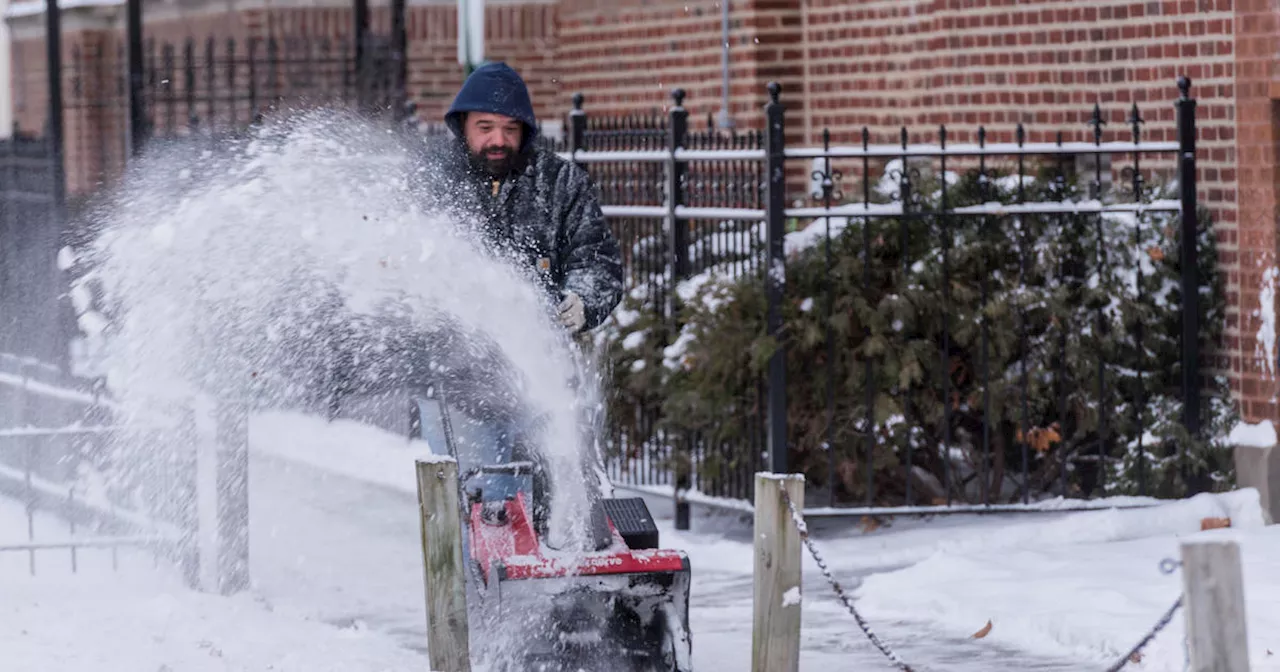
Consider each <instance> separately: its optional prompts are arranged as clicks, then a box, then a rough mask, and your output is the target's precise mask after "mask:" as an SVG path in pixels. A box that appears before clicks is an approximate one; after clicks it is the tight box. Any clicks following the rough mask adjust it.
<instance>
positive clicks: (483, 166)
mask: <svg viewBox="0 0 1280 672" xmlns="http://www.w3.org/2000/svg"><path fill="white" fill-rule="evenodd" d="M492 150H499V151H501V152H502V156H501V157H500V158H497V159H491V158H489V157H488V156H486V154H487V153H488V152H489V151H492ZM467 155H468V156H469V158H470V159H471V165H472V166H473V167H475V168H476V169H478V170H480V171H482V172H484V173H487V174H488V175H490V176H492V177H503V176H506V175H509V174H511V173H512V172H515V171H516V170H519V169H520V168H521V167H523V166H524V163H525V159H526V156H525V153H524V152H513V151H511V149H509V148H507V147H486V148H484V149H482V150H480V152H478V153H477V152H472V151H470V150H468V151H467Z"/></svg>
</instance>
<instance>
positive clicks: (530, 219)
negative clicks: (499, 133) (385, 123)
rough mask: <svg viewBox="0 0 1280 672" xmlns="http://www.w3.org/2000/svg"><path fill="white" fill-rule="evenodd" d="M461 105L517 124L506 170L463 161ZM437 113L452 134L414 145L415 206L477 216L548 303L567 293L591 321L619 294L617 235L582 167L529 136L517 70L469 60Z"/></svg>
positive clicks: (531, 127) (530, 121)
mask: <svg viewBox="0 0 1280 672" xmlns="http://www.w3.org/2000/svg"><path fill="white" fill-rule="evenodd" d="M467 112H490V113H493V114H501V115H504V116H509V117H512V118H515V119H519V120H520V121H521V122H523V123H524V125H525V131H526V133H525V134H524V138H523V141H522V143H521V154H522V155H523V159H524V160H522V161H521V162H520V163H519V165H518V166H517V167H516V168H515V169H514V170H513V171H512V172H511V174H509V175H505V176H503V177H501V178H499V179H495V178H494V177H493V176H491V175H488V174H487V173H484V172H483V171H481V170H479V169H478V168H477V167H476V166H475V165H474V162H472V161H471V159H470V157H469V154H468V150H467V146H466V142H465V139H464V135H463V132H462V115H463V114H465V113H467ZM444 119H445V122H446V124H447V125H448V126H449V128H450V129H451V130H452V133H451V134H445V135H443V136H440V137H437V138H435V139H433V140H432V141H430V142H427V143H424V144H423V147H422V168H423V169H422V170H419V171H415V173H414V175H415V178H414V184H415V191H416V192H417V193H418V194H419V198H420V199H421V203H422V206H423V209H424V210H426V211H441V212H450V213H452V214H453V215H454V216H455V218H456V219H457V221H460V222H474V223H476V224H478V225H479V227H478V228H479V230H480V233H481V234H482V237H483V240H484V241H485V242H486V243H487V244H488V245H489V246H491V247H492V249H495V250H505V251H507V252H508V253H512V254H513V256H514V258H515V259H519V260H521V261H522V264H521V265H522V266H523V267H524V268H526V269H528V270H529V271H530V272H531V273H532V274H533V275H534V277H535V278H536V279H537V282H538V283H539V284H540V285H541V286H542V287H544V288H545V289H546V290H547V293H548V298H549V299H550V300H551V302H552V305H554V304H555V302H558V301H559V300H560V298H561V295H562V294H563V293H564V292H570V291H571V292H574V293H576V294H577V295H578V296H579V297H581V298H582V302H583V304H584V307H585V312H586V318H587V320H586V325H585V327H584V328H586V329H593V328H595V327H596V326H598V325H599V324H600V323H601V322H603V321H604V320H605V318H607V317H608V316H609V313H610V312H611V311H612V310H613V309H614V307H615V306H617V305H618V303H619V302H620V301H621V299H622V293H623V272H622V258H621V255H620V250H619V246H618V241H617V240H616V239H615V238H614V236H613V232H612V230H611V229H610V227H609V223H608V221H607V220H606V219H605V217H604V214H603V212H602V210H601V207H600V196H599V193H598V192H597V190H596V188H595V187H594V185H593V184H592V182H591V178H590V175H589V174H588V173H587V171H586V170H584V169H582V168H581V167H579V166H576V165H574V164H573V163H571V162H569V161H566V160H565V159H562V158H560V157H559V156H557V155H556V153H555V152H554V151H549V150H547V149H546V148H543V147H541V146H540V144H541V143H535V139H536V138H537V118H536V117H535V116H534V114H533V103H532V101H531V100H530V98H529V90H528V88H526V87H525V84H524V81H523V80H522V79H521V78H520V75H518V74H517V73H516V71H515V70H513V69H512V68H511V67H510V66H508V65H506V64H505V63H490V64H488V65H485V66H482V67H480V68H477V69H476V70H475V72H473V73H471V76H470V77H468V78H467V81H466V82H464V83H463V85H462V88H461V90H459V91H458V95H457V96H455V98H454V101H453V105H452V106H451V107H450V108H449V111H448V112H447V113H445V115H444Z"/></svg>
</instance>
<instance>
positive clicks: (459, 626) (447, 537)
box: [417, 458, 471, 672]
mask: <svg viewBox="0 0 1280 672" xmlns="http://www.w3.org/2000/svg"><path fill="white" fill-rule="evenodd" d="M417 470H418V507H419V513H420V514H421V520H422V563H423V564H422V569H423V584H424V586H425V588H426V597H427V650H428V657H429V660H430V662H431V669H433V670H440V671H441V672H470V670H471V654H470V650H471V649H470V647H471V645H470V636H469V634H468V630H467V586H466V575H465V571H464V565H463V558H462V522H461V518H460V517H459V514H458V463H457V462H456V461H454V460H453V459H452V458H436V459H434V460H432V461H423V460H418V461H417Z"/></svg>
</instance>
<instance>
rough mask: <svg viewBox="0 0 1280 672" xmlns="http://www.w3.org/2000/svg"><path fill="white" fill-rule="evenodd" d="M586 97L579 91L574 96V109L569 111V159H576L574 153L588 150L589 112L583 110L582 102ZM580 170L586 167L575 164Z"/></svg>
mask: <svg viewBox="0 0 1280 672" xmlns="http://www.w3.org/2000/svg"><path fill="white" fill-rule="evenodd" d="M584 100H585V97H584V96H583V95H582V92H581V91H579V92H577V93H575V94H573V109H572V110H570V111H569V138H568V140H569V158H570V159H573V158H574V153H576V152H578V151H579V150H581V151H584V152H585V151H586V150H587V111H586V110H584V109H582V102H583V101H584ZM575 163H576V165H577V166H578V167H579V168H583V169H585V168H586V166H585V165H583V164H581V163H577V162H575Z"/></svg>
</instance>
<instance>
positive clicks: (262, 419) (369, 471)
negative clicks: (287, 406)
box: [249, 411, 444, 495]
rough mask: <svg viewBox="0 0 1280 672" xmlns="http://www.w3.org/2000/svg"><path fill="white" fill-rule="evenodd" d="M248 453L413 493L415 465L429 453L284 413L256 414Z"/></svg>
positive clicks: (404, 441)
mask: <svg viewBox="0 0 1280 672" xmlns="http://www.w3.org/2000/svg"><path fill="white" fill-rule="evenodd" d="M249 449H250V450H251V451H253V452H256V453H260V454H263V455H272V456H274V457H279V458H282V459H285V460H288V461H290V462H294V463H297V464H305V465H307V466H310V467H314V468H316V469H318V470H320V471H323V472H326V473H329V474H335V475H342V476H347V477H350V478H353V479H356V480H358V481H363V482H365V483H375V484H377V485H382V486H386V487H389V488H394V489H396V490H399V491H401V492H406V493H413V494H415V495H416V493H417V492H418V477H417V472H416V470H415V467H414V463H415V461H417V460H420V459H427V458H429V457H430V456H431V455H432V454H433V453H432V448H431V447H430V446H429V445H428V444H427V442H426V441H422V440H412V441H411V440H409V439H408V438H406V437H401V436H396V435H394V434H392V433H390V432H387V431H384V430H382V429H378V428H377V427H372V426H370V425H366V424H364V423H361V422H356V421H354V420H334V421H333V422H329V421H327V420H325V419H324V418H320V417H317V416H314V415H307V414H305V413H296V412H288V411H271V412H266V413H259V414H257V415H255V416H254V417H253V421H252V422H251V423H249ZM439 452H441V453H443V452H444V451H439Z"/></svg>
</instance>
